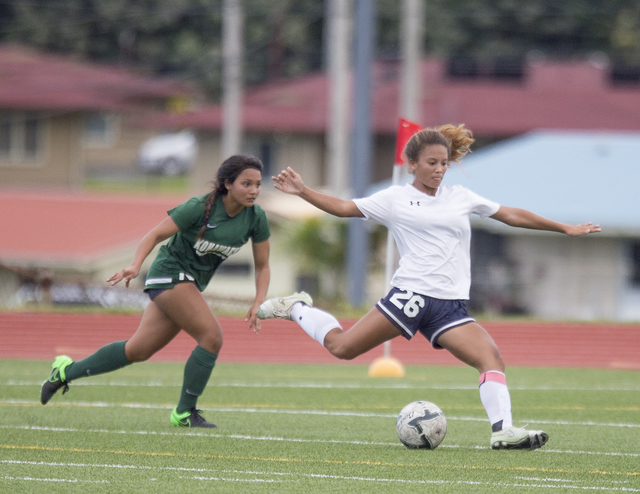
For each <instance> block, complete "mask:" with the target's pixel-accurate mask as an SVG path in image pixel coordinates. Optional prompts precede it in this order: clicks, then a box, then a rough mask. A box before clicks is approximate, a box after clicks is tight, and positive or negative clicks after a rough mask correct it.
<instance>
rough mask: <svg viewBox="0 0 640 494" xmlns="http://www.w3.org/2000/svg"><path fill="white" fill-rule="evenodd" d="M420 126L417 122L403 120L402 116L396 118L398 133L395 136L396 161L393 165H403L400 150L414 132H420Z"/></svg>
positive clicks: (402, 149)
mask: <svg viewBox="0 0 640 494" xmlns="http://www.w3.org/2000/svg"><path fill="white" fill-rule="evenodd" d="M421 130H422V127H421V126H420V125H418V124H417V123H413V122H410V121H409V120H405V119H404V118H400V119H398V135H397V137H396V161H395V163H394V164H395V165H397V166H402V165H404V161H403V160H402V151H404V147H405V146H406V145H407V142H409V139H411V136H412V135H413V134H415V133H416V132H420V131H421Z"/></svg>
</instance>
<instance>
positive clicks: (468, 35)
mask: <svg viewBox="0 0 640 494" xmlns="http://www.w3.org/2000/svg"><path fill="white" fill-rule="evenodd" d="M222 3H223V2H222V0H14V1H12V2H2V3H0V41H20V42H23V43H27V44H29V45H33V46H36V47H39V48H43V49H45V50H50V51H58V52H71V53H76V54H78V55H81V56H84V57H86V58H88V59H92V60H98V61H105V62H114V61H120V62H122V63H125V64H130V65H132V66H136V67H138V68H141V69H145V70H149V71H152V72H155V73H157V74H171V75H173V76H179V77H182V78H184V79H187V80H191V81H194V82H197V83H199V84H200V85H201V86H202V87H204V88H205V90H206V91H207V92H208V94H209V95H210V96H211V97H217V96H218V95H219V90H220V81H221V66H222V48H221V46H222V41H221V36H222ZM242 5H243V9H244V14H245V24H244V38H245V80H246V82H247V83H248V84H254V83H259V82H263V81H265V80H269V79H277V78H283V77H291V76H296V75H301V74H304V73H307V72H309V71H312V70H318V69H320V68H321V67H322V65H323V57H324V43H325V40H324V36H325V27H326V26H325V24H326V19H325V15H326V14H325V11H326V5H327V0H322V1H317V0H244V1H243V2H242ZM376 8H377V29H376V36H377V45H378V55H380V56H382V57H385V56H387V57H392V58H393V57H397V56H398V55H399V53H400V16H401V2H398V1H396V0H379V1H378V2H376ZM639 8H640V7H639V6H638V2H637V1H636V0H610V1H607V2H602V1H601V0H575V1H571V2H551V1H550V0H529V1H527V2H523V1H521V0H500V1H494V0H428V1H427V0H425V1H424V11H425V24H424V31H425V44H424V49H425V53H428V54H435V55H439V56H443V57H447V56H450V55H456V54H465V55H473V56H476V57H479V58H488V59H495V58H497V57H507V58H511V57H512V58H519V57H523V56H525V55H526V54H527V53H529V52H531V51H532V50H537V51H539V52H541V53H543V54H545V55H547V56H550V57H557V56H562V57H584V56H586V55H589V54H590V53H592V52H594V51H602V52H604V53H606V54H607V55H608V56H609V57H610V58H612V59H616V60H624V61H626V62H627V63H634V64H637V63H638V62H640V21H639V18H640V11H639Z"/></svg>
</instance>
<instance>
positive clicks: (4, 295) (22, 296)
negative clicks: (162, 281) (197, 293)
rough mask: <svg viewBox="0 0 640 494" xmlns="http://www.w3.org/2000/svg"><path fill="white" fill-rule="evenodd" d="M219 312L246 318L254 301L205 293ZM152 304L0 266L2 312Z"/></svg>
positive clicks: (129, 292)
mask: <svg viewBox="0 0 640 494" xmlns="http://www.w3.org/2000/svg"><path fill="white" fill-rule="evenodd" d="M203 295H204V297H205V299H206V300H207V303H208V304H209V306H210V307H211V308H212V310H214V311H215V312H216V313H221V314H230V315H244V314H245V313H246V311H247V310H248V308H249V306H250V305H251V303H252V301H253V300H252V299H250V298H246V299H245V298H234V297H221V296H219V295H211V294H208V293H206V292H205V293H203ZM148 303H149V297H148V296H147V294H146V293H144V292H143V291H142V290H141V289H136V288H126V287H119V286H110V285H107V284H104V283H102V284H98V283H92V282H87V281H85V280H80V279H75V280H69V279H65V278H62V277H56V276H55V275H52V274H51V272H50V270H47V269H42V270H38V269H28V270H27V269H22V268H15V267H10V266H6V265H3V264H0V310H29V309H34V308H37V309H51V308H58V309H60V308H68V309H70V310H72V309H74V308H97V309H106V310H114V311H133V312H136V311H140V312H142V311H143V310H144V309H145V307H146V306H147V304H148Z"/></svg>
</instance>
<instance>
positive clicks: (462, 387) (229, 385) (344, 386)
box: [3, 379, 640, 392]
mask: <svg viewBox="0 0 640 494" xmlns="http://www.w3.org/2000/svg"><path fill="white" fill-rule="evenodd" d="M3 386H38V387H39V386H42V381H24V380H8V381H6V382H5V383H4V384H3ZM73 386H121V387H133V388H138V387H149V388H158V387H181V386H182V382H181V381H176V380H167V381H160V380H158V381H147V382H141V383H138V382H135V381H115V380H109V381H103V380H100V379H92V380H89V381H87V380H80V381H74V382H73ZM209 387H211V388H216V387H221V388H291V389H299V388H311V389H433V390H444V391H446V390H477V389H478V385H477V384H447V385H444V384H442V385H439V384H430V383H424V384H423V383H415V384H414V383H391V384H363V383H318V382H304V383H288V382H272V383H252V382H235V381H229V382H225V381H215V379H214V380H212V381H211V382H210V383H209ZM509 389H510V390H512V391H587V392H595V391H636V392H637V391H640V386H632V385H629V386H619V387H615V388H607V387H604V386H569V385H558V386H549V385H539V386H525V385H509Z"/></svg>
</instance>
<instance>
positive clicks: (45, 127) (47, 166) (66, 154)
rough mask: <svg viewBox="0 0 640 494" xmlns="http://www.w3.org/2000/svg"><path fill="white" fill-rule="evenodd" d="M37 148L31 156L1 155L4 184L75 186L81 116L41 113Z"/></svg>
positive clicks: (78, 171)
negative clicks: (20, 157)
mask: <svg viewBox="0 0 640 494" xmlns="http://www.w3.org/2000/svg"><path fill="white" fill-rule="evenodd" d="M40 122H41V123H42V127H41V134H40V136H39V151H38V153H37V155H36V156H35V157H34V158H25V159H16V158H14V157H6V156H4V157H0V183H1V184H3V185H5V186H6V185H19V186H26V185H36V186H54V187H55V186H58V187H59V186H76V185H79V176H80V170H81V168H82V164H81V153H80V149H81V143H80V138H81V123H82V122H81V115H80V114H79V113H77V112H75V113H65V114H63V115H51V116H50V115H47V114H44V113H43V114H42V117H41V120H40Z"/></svg>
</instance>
